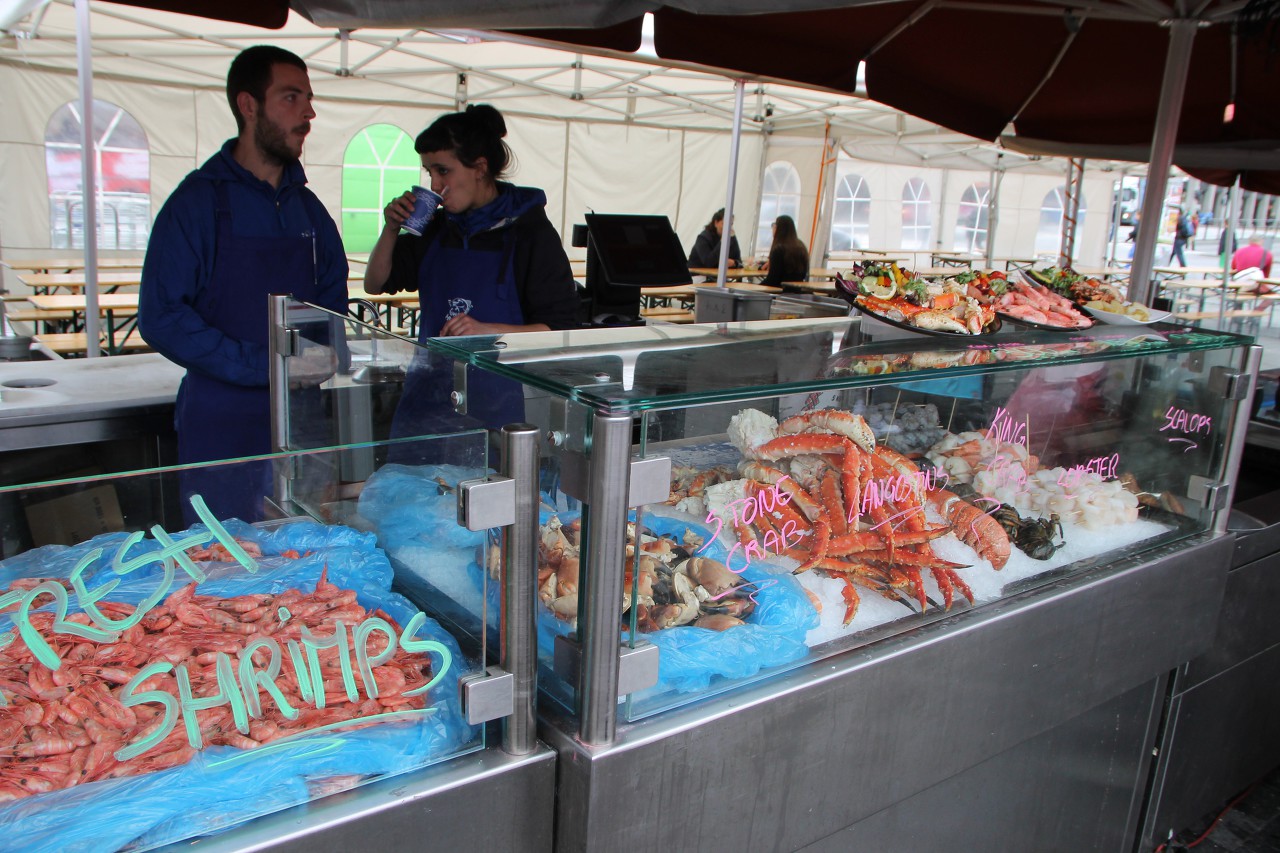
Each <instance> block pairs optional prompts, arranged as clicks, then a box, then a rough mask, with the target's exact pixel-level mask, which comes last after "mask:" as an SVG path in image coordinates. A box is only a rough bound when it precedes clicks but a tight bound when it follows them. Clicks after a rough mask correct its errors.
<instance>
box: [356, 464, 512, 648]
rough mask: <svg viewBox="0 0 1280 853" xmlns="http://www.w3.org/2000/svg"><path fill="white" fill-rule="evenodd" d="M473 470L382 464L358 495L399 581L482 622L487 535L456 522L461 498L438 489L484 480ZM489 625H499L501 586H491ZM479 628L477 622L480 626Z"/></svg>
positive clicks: (421, 596) (417, 593) (421, 597)
mask: <svg viewBox="0 0 1280 853" xmlns="http://www.w3.org/2000/svg"><path fill="white" fill-rule="evenodd" d="M482 473H483V472H482V471H480V470H479V469H477V468H474V467H460V466H456V465H426V466H408V465H396V464H391V465H384V466H382V467H381V468H380V469H378V471H377V472H376V473H375V474H374V475H373V476H371V477H370V478H369V480H368V482H367V483H366V484H365V487H364V489H363V490H362V491H361V493H360V502H359V509H360V515H361V516H363V517H364V518H365V519H367V520H368V521H369V522H370V523H371V524H372V525H373V526H374V528H375V529H376V530H377V531H378V532H377V540H378V542H379V544H381V545H382V547H383V548H384V549H385V550H386V552H387V555H388V556H389V557H390V558H391V559H392V560H393V561H394V562H395V564H396V566H397V567H398V568H399V574H398V577H397V581H398V583H399V584H400V585H401V586H403V587H404V588H405V589H408V590H409V591H410V592H411V593H413V594H414V595H415V597H417V598H418V599H419V600H430V597H435V596H443V597H444V598H446V599H448V600H449V601H451V602H453V603H455V604H456V605H458V607H460V608H462V609H463V610H464V611H466V612H468V613H471V614H475V616H476V618H477V620H478V619H479V614H480V609H481V600H482V592H481V590H482V589H483V585H484V575H483V573H482V572H481V571H480V564H479V561H480V560H481V559H482V554H483V546H484V543H485V534H484V532H483V531H472V530H468V529H467V528H465V527H463V526H462V525H460V524H458V520H457V514H458V513H457V502H458V498H457V495H456V494H455V493H454V492H452V491H448V490H445V489H443V488H441V487H440V485H439V483H438V482H437V478H439V479H441V480H444V481H445V482H446V483H449V484H451V485H452V484H456V483H457V482H458V481H459V480H466V479H472V478H475V477H479V476H481V474H482ZM489 599H490V600H489V624H490V626H491V627H492V626H496V625H497V624H498V610H497V603H498V588H497V584H489ZM477 624H478V622H477Z"/></svg>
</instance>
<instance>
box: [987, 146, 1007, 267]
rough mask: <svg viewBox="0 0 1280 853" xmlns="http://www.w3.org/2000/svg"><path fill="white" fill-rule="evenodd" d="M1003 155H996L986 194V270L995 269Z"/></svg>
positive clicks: (1002, 180)
mask: <svg viewBox="0 0 1280 853" xmlns="http://www.w3.org/2000/svg"><path fill="white" fill-rule="evenodd" d="M1003 158H1004V154H1003V153H1001V154H997V155H996V164H995V165H994V166H992V167H991V190H990V191H989V192H988V193H987V256H986V264H987V269H989V270H991V269H995V265H996V262H995V257H996V227H997V226H999V224H1000V185H1001V184H1003V183H1004V163H1003V162H1002V160H1003Z"/></svg>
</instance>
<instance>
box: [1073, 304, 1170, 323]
mask: <svg viewBox="0 0 1280 853" xmlns="http://www.w3.org/2000/svg"><path fill="white" fill-rule="evenodd" d="M1080 308H1082V309H1084V310H1085V311H1087V312H1088V313H1089V316H1090V317H1092V318H1094V319H1095V320H1097V321H1098V322H1099V323H1106V324H1108V325H1111V326H1150V325H1151V324H1152V323H1160V322H1163V321H1165V320H1168V319H1169V318H1170V317H1172V316H1173V314H1172V313H1171V312H1169V311H1157V310H1155V309H1154V308H1148V309H1147V315H1148V317H1149V319H1146V320H1139V319H1138V318H1136V317H1133V316H1130V315H1129V314H1118V313H1115V312H1112V311H1101V310H1098V309H1097V308H1089V307H1087V306H1084V305H1081V306H1080Z"/></svg>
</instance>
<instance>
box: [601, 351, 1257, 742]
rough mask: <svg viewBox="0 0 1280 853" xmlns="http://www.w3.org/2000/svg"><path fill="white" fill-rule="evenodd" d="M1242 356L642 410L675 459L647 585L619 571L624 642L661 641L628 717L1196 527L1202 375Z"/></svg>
mask: <svg viewBox="0 0 1280 853" xmlns="http://www.w3.org/2000/svg"><path fill="white" fill-rule="evenodd" d="M859 354H860V353H858V351H856V350H855V351H851V352H849V353H846V354H842V355H841V356H839V358H852V357H855V356H856V355H859ZM1240 362H1241V351H1240V350H1232V349H1216V350H1209V351H1200V352H1171V351H1166V352H1163V353H1156V354H1151V355H1133V356H1130V357H1124V358H1117V359H1107V360H1098V361H1080V362H1077V363H1073V364H1059V365H1055V366H1046V367H1039V366H1035V365H1034V364H1031V365H1029V364H1026V363H1023V364H1020V365H1018V366H1017V367H1016V368H1015V369H1012V370H1008V371H1001V372H997V373H987V374H980V373H971V374H968V375H963V374H961V375H948V376H947V378H939V379H935V380H929V381H912V382H901V381H898V380H897V378H896V377H894V376H886V375H884V374H880V379H879V381H878V383H877V384H875V385H873V386H871V385H869V386H866V387H862V388H857V389H845V390H829V391H824V392H815V393H811V394H784V395H780V396H773V397H761V398H758V399H756V400H753V401H749V402H747V403H746V404H745V405H744V404H743V403H733V404H719V405H708V406H700V407H691V408H687V409H684V410H680V411H663V412H650V413H646V414H645V415H643V416H642V424H643V426H642V429H641V430H640V442H639V443H640V450H641V454H642V455H646V456H648V455H667V456H670V457H671V459H672V462H673V477H672V492H671V498H670V499H669V500H668V501H667V502H666V504H658V505H651V506H648V507H645V508H644V511H643V527H644V529H645V530H646V531H647V532H648V533H650V534H651V535H652V536H654V537H663V536H666V537H669V538H670V540H671V543H670V546H669V547H653V548H651V551H652V553H653V555H654V559H655V562H654V565H653V569H652V572H651V573H650V576H648V577H645V578H644V579H643V581H642V582H643V583H645V584H647V588H648V590H649V592H650V594H649V597H648V598H644V597H643V596H642V593H643V591H642V590H640V589H638V588H637V585H633V588H632V590H631V593H632V598H631V601H634V602H636V606H635V607H632V610H634V611H636V612H635V613H631V614H629V615H630V617H631V626H630V627H632V629H633V630H635V631H636V635H635V637H634V638H633V640H634V641H639V640H647V641H649V642H651V643H653V644H655V645H657V646H658V647H659V649H660V650H661V653H662V656H661V658H660V664H659V670H660V675H659V682H658V684H657V685H656V686H654V687H651V688H648V689H646V690H643V691H639V692H636V693H634V694H631V695H630V696H628V697H627V700H626V707H625V713H626V716H627V718H628V719H632V720H635V719H639V718H642V717H645V716H648V715H650V714H653V713H656V712H658V711H662V710H665V709H667V708H671V707H674V706H678V705H681V704H684V703H687V702H689V701H692V700H694V699H700V698H703V697H705V696H708V695H712V694H715V693H718V692H721V691H724V690H727V689H731V688H733V687H736V686H740V685H742V684H744V683H750V682H752V681H755V680H759V679H761V678H765V677H768V676H770V675H772V674H775V673H777V672H780V671H783V670H785V669H788V668H792V667H796V666H801V665H803V664H805V663H808V662H812V661H814V660H818V659H820V658H822V657H824V656H826V655H829V654H834V653H837V652H842V651H845V650H847V649H849V648H852V647H855V646H858V645H863V644H865V643H869V642H873V641H875V640H878V639H881V638H884V637H887V636H891V635H893V634H895V633H898V632H901V631H903V630H905V629H907V628H910V627H914V626H917V625H920V624H922V623H926V622H929V621H933V620H937V619H942V618H945V617H946V616H947V615H949V614H951V613H955V612H957V611H961V610H964V609H967V608H969V607H972V606H977V605H982V604H985V603H988V602H992V601H997V600H999V599H1001V598H1004V597H1007V596H1009V595H1012V594H1014V593H1017V592H1021V591H1024V590H1027V589H1030V588H1033V587H1036V586H1040V585H1043V584H1045V583H1048V582H1050V581H1052V580H1056V579H1058V578H1061V577H1063V576H1065V575H1069V574H1073V573H1077V572H1081V571H1084V570H1088V569H1094V568H1098V567H1104V566H1114V565H1116V564H1117V563H1122V562H1123V561H1125V560H1129V559H1133V558H1136V557H1137V556H1138V555H1139V554H1142V553H1143V552H1146V551H1149V550H1150V549H1152V548H1155V547H1157V546H1161V545H1165V544H1168V543H1170V542H1174V541H1177V540H1179V539H1182V538H1185V537H1187V536H1189V535H1191V534H1194V533H1198V532H1202V531H1204V530H1206V529H1207V528H1208V526H1209V524H1210V522H1211V515H1212V514H1211V513H1210V512H1208V511H1207V510H1206V509H1205V508H1204V507H1203V506H1202V505H1201V504H1200V503H1199V501H1198V499H1197V496H1198V495H1200V494H1202V492H1201V491H1200V489H1199V487H1200V486H1202V485H1203V484H1205V483H1208V482H1212V481H1216V480H1219V479H1221V476H1222V466H1223V457H1224V453H1225V448H1226V441H1227V437H1228V435H1229V431H1230V424H1231V416H1232V411H1233V409H1234V403H1232V402H1230V401H1227V400H1224V398H1223V396H1222V395H1221V393H1220V391H1218V390H1215V389H1216V387H1217V383H1216V381H1215V377H1217V376H1219V375H1220V374H1222V373H1223V372H1224V371H1227V370H1238V369H1239V368H1240ZM854 364H857V362H850V366H853V365H854ZM658 435H661V436H663V437H664V440H649V438H650V436H654V437H656V436H658ZM699 543H700V544H699ZM667 554H670V556H669V557H666V556H665V555H667Z"/></svg>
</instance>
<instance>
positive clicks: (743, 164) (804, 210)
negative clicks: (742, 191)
mask: <svg viewBox="0 0 1280 853" xmlns="http://www.w3.org/2000/svg"><path fill="white" fill-rule="evenodd" d="M761 150H763V157H762V156H761V154H760V153H757V154H756V155H755V157H754V158H752V157H750V156H749V155H748V154H746V153H745V152H746V140H745V138H744V141H743V151H744V153H743V155H742V156H741V157H740V158H739V160H738V162H739V168H740V169H741V168H746V169H749V170H751V171H753V172H756V173H757V174H758V177H759V179H760V180H763V176H764V173H765V170H766V169H768V167H769V166H772V165H773V164H774V163H790V164H791V165H792V166H794V167H795V170H796V172H797V174H799V176H800V208H799V215H798V216H796V217H795V221H796V234H797V236H799V237H800V239H801V240H802V241H803V242H804V244H805V247H806V248H808V249H809V255H810V257H811V259H812V260H813V262H814V264H813V265H814V266H820V264H818V261H819V260H820V257H819V252H818V251H815V249H814V247H813V246H811V245H810V242H825V235H820V236H819V238H818V240H817V241H811V240H810V234H811V233H812V231H813V218H814V217H813V212H814V209H815V202H817V200H818V197H819V196H820V195H821V194H822V187H821V186H819V180H820V172H821V170H822V137H820V136H819V137H816V138H815V137H813V136H790V135H784V134H773V135H772V136H769V137H768V146H767V147H765V148H763V149H761V148H759V147H758V148H757V152H760V151H761ZM757 166H758V168H757ZM758 205H759V192H758V191H757V194H756V195H755V196H753V197H752V200H751V207H752V210H751V216H750V221H751V223H752V225H753V226H754V224H755V222H756V218H757V216H758V213H759V207H758ZM818 210H819V219H821V205H819V206H818ZM736 230H737V232H738V242H740V243H741V244H742V251H743V254H744V255H745V254H747V253H751V254H754V255H756V256H758V257H760V258H765V257H767V256H768V251H767V248H766V247H764V246H753V245H750V244H751V241H752V240H753V239H754V236H755V232H754V228H748V227H747V226H746V224H745V221H744V224H742V225H739V226H738V228H737V229H736Z"/></svg>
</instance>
